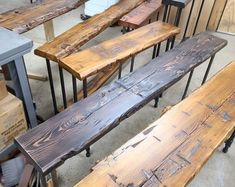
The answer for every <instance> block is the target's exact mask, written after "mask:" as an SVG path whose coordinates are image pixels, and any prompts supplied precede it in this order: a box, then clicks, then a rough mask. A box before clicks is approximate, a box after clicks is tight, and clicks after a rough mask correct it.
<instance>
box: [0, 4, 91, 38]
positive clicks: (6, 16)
mask: <svg viewBox="0 0 235 187" xmlns="http://www.w3.org/2000/svg"><path fill="white" fill-rule="evenodd" d="M86 1H87V0H56V1H55V0H46V1H45V2H43V3H40V4H33V5H30V6H26V7H21V8H17V9H14V10H10V11H8V12H5V13H2V14H0V26H1V27H5V28H7V29H9V30H12V31H15V32H17V33H19V34H22V33H24V32H27V31H29V30H31V29H33V28H35V27H37V26H38V25H41V24H42V23H45V22H47V21H49V20H51V19H53V18H55V17H58V16H60V15H62V14H65V13H67V12H69V11H71V10H73V9H76V8H78V7H79V6H80V5H82V4H84V3H85V2H86Z"/></svg>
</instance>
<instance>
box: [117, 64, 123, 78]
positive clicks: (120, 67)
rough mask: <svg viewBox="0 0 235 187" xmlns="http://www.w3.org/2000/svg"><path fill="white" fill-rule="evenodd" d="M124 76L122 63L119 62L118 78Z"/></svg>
mask: <svg viewBox="0 0 235 187" xmlns="http://www.w3.org/2000/svg"><path fill="white" fill-rule="evenodd" d="M121 77H122V63H120V64H119V70H118V79H120V78H121Z"/></svg>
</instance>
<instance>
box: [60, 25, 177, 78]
mask: <svg viewBox="0 0 235 187" xmlns="http://www.w3.org/2000/svg"><path fill="white" fill-rule="evenodd" d="M179 32H180V29H179V28H177V27H175V26H173V25H170V24H167V23H163V22H160V21H158V22H154V23H151V24H148V25H146V26H144V27H141V28H139V29H136V30H134V31H132V32H129V33H127V34H124V35H122V36H119V37H116V38H113V39H111V40H108V41H105V42H103V43H101V44H98V45H96V46H93V47H91V48H89V49H86V50H83V51H81V52H78V53H74V54H72V55H70V56H68V57H66V58H64V59H61V60H60V65H61V66H62V67H63V68H64V69H66V70H67V71H69V72H70V73H72V74H73V75H74V76H75V77H77V78H78V79H80V80H83V79H84V78H86V77H88V76H90V75H93V74H95V73H97V72H98V71H100V70H101V69H103V68H105V67H107V66H110V65H113V64H117V63H120V62H123V61H124V60H125V59H127V58H129V57H130V56H132V55H135V54H137V53H139V52H141V51H143V50H145V49H147V48H149V47H151V46H153V45H155V44H157V43H159V42H162V41H164V40H166V39H168V38H169V37H171V36H174V35H176V34H178V33H179Z"/></svg>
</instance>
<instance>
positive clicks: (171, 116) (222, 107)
mask: <svg viewBox="0 0 235 187" xmlns="http://www.w3.org/2000/svg"><path fill="white" fill-rule="evenodd" d="M234 72H235V62H233V63H231V64H230V65H228V66H227V67H226V68H225V69H224V70H222V71H221V72H220V73H218V74H217V75H216V76H214V77H213V78H212V79H210V81H208V82H207V83H206V84H205V85H204V86H203V87H201V88H199V89H198V90H197V91H195V92H194V93H193V94H192V95H191V96H189V97H188V98H187V99H185V100H184V101H183V102H181V103H179V104H178V105H176V106H174V107H173V108H172V109H171V110H170V111H168V112H167V113H166V114H165V115H164V116H162V117H161V118H160V119H159V120H157V121H156V122H154V123H153V124H151V125H150V126H149V127H148V128H146V129H145V130H143V131H142V132H141V133H140V134H138V135H137V136H136V137H134V138H132V139H131V140H129V141H128V142H127V143H126V144H124V145H123V146H122V147H121V148H119V149H118V150H116V151H115V152H114V153H113V154H112V155H110V156H108V157H107V158H105V159H104V160H103V161H101V162H100V163H98V164H97V165H96V166H95V167H94V168H93V169H92V172H91V173H90V174H89V175H88V176H87V177H85V178H84V179H83V180H81V181H80V182H79V183H78V184H77V185H75V187H83V186H84V187H86V186H89V187H92V186H95V187H101V186H109V187H111V186H142V187H147V186H174V187H182V186H186V185H187V184H188V183H189V182H190V181H191V180H192V179H193V178H194V176H195V175H196V174H197V173H198V172H199V170H200V169H201V168H202V167H203V165H204V164H205V163H206V161H207V160H208V159H209V158H210V157H211V155H212V154H213V153H214V151H215V150H216V149H217V148H218V146H220V145H221V144H222V143H223V142H224V141H225V140H226V139H227V138H229V137H230V135H231V134H233V135H232V136H231V137H230V138H229V139H230V142H227V143H226V147H227V148H228V147H229V146H230V145H231V144H230V143H231V142H232V139H233V138H234V133H235V123H234V122H235V84H234V80H235V73H234ZM227 148H226V149H227ZM136 155H138V156H136Z"/></svg>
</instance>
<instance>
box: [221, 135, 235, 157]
mask: <svg viewBox="0 0 235 187" xmlns="http://www.w3.org/2000/svg"><path fill="white" fill-rule="evenodd" d="M234 138H235V131H233V133H232V135H231V136H230V138H229V139H228V140H226V141H225V147H224V148H223V152H224V153H227V152H228V150H229V148H230V147H231V145H232V143H233V141H234Z"/></svg>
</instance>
